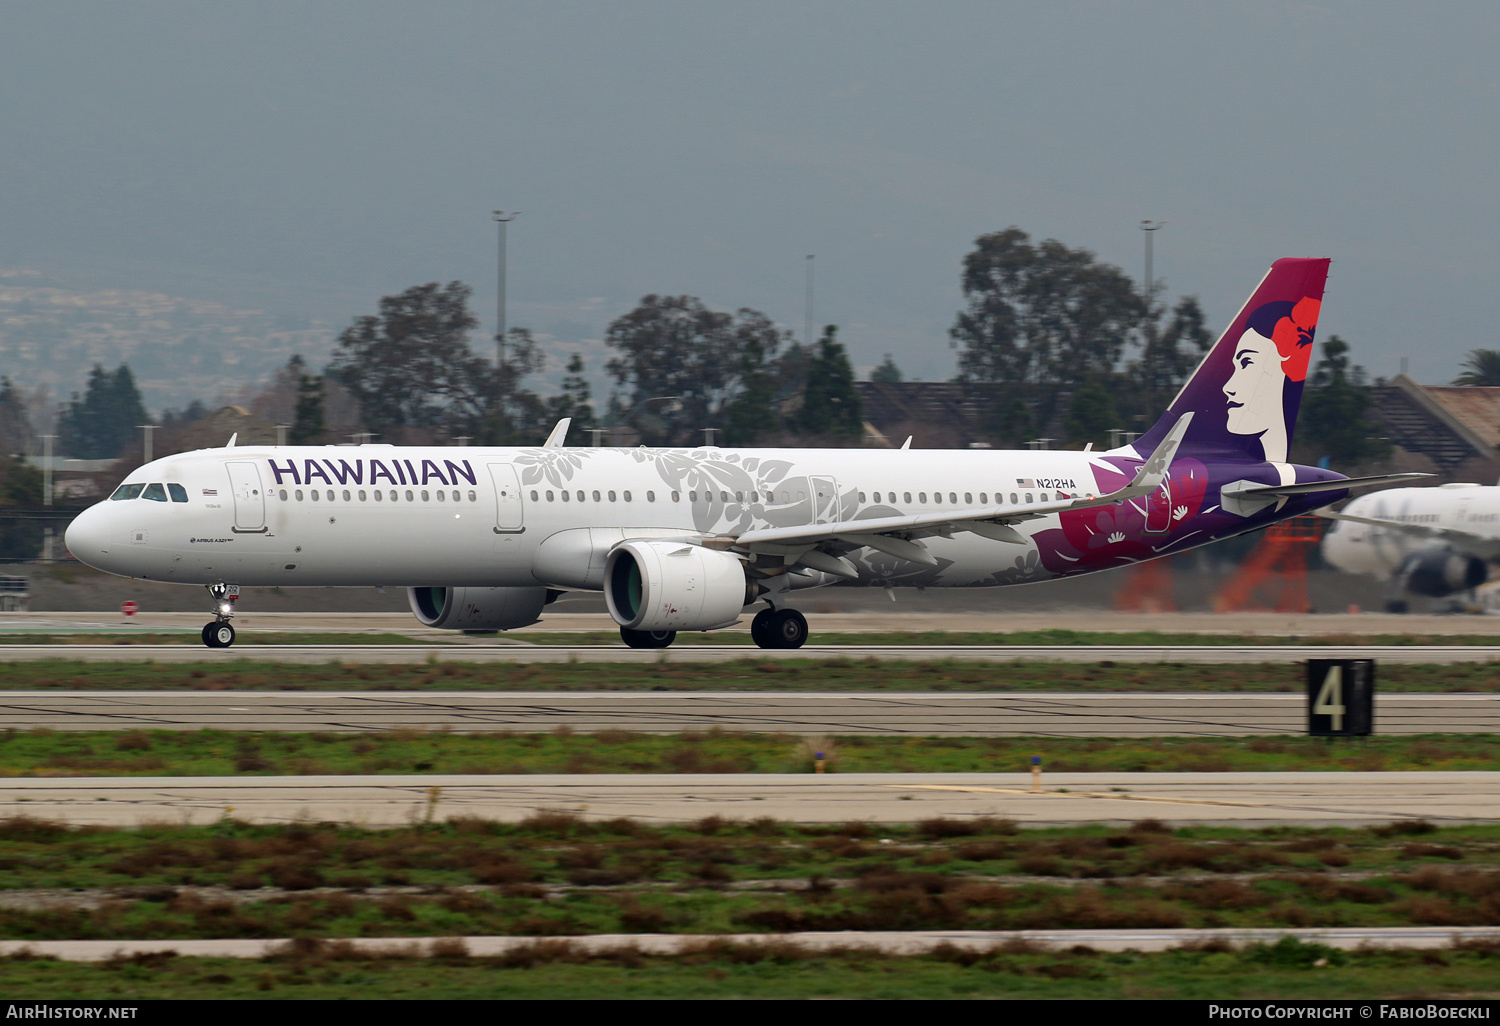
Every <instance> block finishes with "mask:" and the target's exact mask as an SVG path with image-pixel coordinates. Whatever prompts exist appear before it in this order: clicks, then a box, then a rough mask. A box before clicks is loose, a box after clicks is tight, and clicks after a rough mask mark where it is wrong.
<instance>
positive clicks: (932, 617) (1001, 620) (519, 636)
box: [0, 592, 1500, 645]
mask: <svg viewBox="0 0 1500 1026" xmlns="http://www.w3.org/2000/svg"><path fill="white" fill-rule="evenodd" d="M198 594H200V595H201V592H200V593H198ZM924 594H925V595H928V596H932V595H934V594H935V593H934V592H926V593H924ZM577 597H578V596H577V594H576V593H574V594H570V595H569V596H565V597H564V598H563V599H562V600H561V602H560V603H559V605H567V604H569V603H570V601H571V600H572V599H575V598H577ZM908 597H909V596H908ZM595 598H596V599H598V597H597V596H595ZM598 601H599V604H600V605H601V606H602V599H601V600H598ZM206 608H207V607H206V606H205V609H206ZM555 608H556V607H548V610H547V613H546V615H545V617H544V618H543V619H542V621H541V622H540V623H537V624H534V625H533V626H530V627H521V628H518V629H516V630H512V631H506V632H504V633H503V634H499V635H487V636H481V637H470V638H463V637H462V636H461V635H456V634H455V633H454V632H453V631H439V630H432V629H430V628H426V627H423V626H422V625H421V624H419V623H418V622H417V620H416V618H415V617H413V616H412V615H411V614H410V613H336V612H303V613H281V612H277V613H272V612H263V611H261V610H258V609H256V608H254V606H253V605H246V606H245V607H244V608H242V609H241V610H240V611H239V612H238V613H237V614H236V616H235V620H234V622H235V626H236V627H239V628H242V629H243V630H245V631H247V632H250V633H254V632H256V631H274V632H276V633H279V634H280V633H369V634H383V633H384V634H405V635H408V636H410V637H413V638H422V639H425V640H440V639H446V640H450V641H451V640H464V641H468V642H471V643H475V644H481V645H483V644H529V643H530V642H529V641H528V639H529V638H530V637H531V636H533V635H536V634H556V633H559V632H561V633H575V632H582V631H604V632H606V633H609V634H614V633H615V632H616V631H617V630H618V629H619V627H618V625H617V624H616V623H615V622H614V621H613V620H612V619H610V617H609V615H608V614H607V613H605V612H603V611H602V609H601V610H600V611H599V612H582V613H579V612H553V609H555ZM803 612H804V613H805V614H806V615H807V622H808V626H809V628H810V629H811V632H812V638H813V640H814V641H816V640H817V638H818V635H819V634H824V633H837V634H869V633H885V632H889V631H919V632H930V631H965V632H988V633H995V634H1010V633H1016V632H1025V631H1051V630H1063V631H1085V632H1096V631H1097V632H1104V633H1117V632H1119V633H1136V632H1139V631H1164V632H1171V633H1174V634H1206V635H1223V634H1234V635H1246V636H1262V637H1338V636H1341V635H1342V636H1345V637H1349V636H1358V637H1372V636H1376V635H1382V634H1384V635H1411V634H1420V635H1426V636H1434V637H1438V636H1443V635H1486V634H1493V635H1497V636H1500V617H1496V616H1455V615H1446V616H1434V615H1422V614H1410V615H1408V614H1400V615H1397V614H1391V613H1353V614H1348V613H1195V612H1177V613H1121V612H1116V611H1114V610H1110V609H1080V610H1046V611H1042V612H1021V611H1017V610H1009V609H1007V610H990V611H980V610H972V609H952V610H944V611H938V612H935V611H932V610H923V609H919V608H915V607H914V606H913V605H911V604H910V603H904V602H903V603H893V604H891V605H890V606H888V607H886V608H883V609H869V610H864V611H861V612H858V613H826V612H817V611H816V610H814V609H810V608H809V609H804V610H803ZM206 619H207V615H206V613H204V612H186V613H164V612H154V611H142V612H140V613H138V614H136V615H135V616H132V617H126V616H123V615H121V614H120V613H118V612H108V613H104V612H36V613H19V612H18V613H12V612H0V634H87V633H104V634H111V635H129V634H132V633H135V634H145V633H152V634H156V633H175V632H180V633H182V634H184V635H188V636H191V635H195V634H197V633H198V629H199V628H200V627H202V626H203V623H204V621H205V620H206ZM722 633H729V634H736V633H738V634H743V635H748V634H749V633H750V624H749V618H748V617H747V618H746V619H744V620H742V621H741V623H740V625H739V626H737V627H731V628H728V630H727V631H725V632H722Z"/></svg>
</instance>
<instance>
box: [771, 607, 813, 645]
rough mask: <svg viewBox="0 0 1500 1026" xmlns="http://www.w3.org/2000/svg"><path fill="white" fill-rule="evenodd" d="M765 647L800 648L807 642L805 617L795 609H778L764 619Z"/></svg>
mask: <svg viewBox="0 0 1500 1026" xmlns="http://www.w3.org/2000/svg"><path fill="white" fill-rule="evenodd" d="M766 637H767V638H768V639H769V640H770V642H771V643H770V644H769V645H767V646H765V647H766V648H801V647H802V646H803V645H804V644H806V642H807V617H805V616H803V615H802V614H801V613H799V612H797V611H796V610H795V609H778V610H776V612H774V613H772V614H771V616H770V618H769V619H768V620H767V621H766Z"/></svg>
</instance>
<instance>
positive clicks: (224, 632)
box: [203, 583, 240, 648]
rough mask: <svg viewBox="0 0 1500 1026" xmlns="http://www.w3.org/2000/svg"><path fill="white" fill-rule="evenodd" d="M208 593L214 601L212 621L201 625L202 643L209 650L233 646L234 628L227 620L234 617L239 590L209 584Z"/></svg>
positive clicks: (225, 585)
mask: <svg viewBox="0 0 1500 1026" xmlns="http://www.w3.org/2000/svg"><path fill="white" fill-rule="evenodd" d="M208 593H209V595H211V596H213V600H214V619H213V622H212V623H206V624H204V625H203V643H204V644H205V645H207V646H208V647H209V648H228V647H229V646H230V645H233V644H234V627H233V626H232V625H231V624H230V623H229V620H230V618H231V617H233V616H234V601H235V599H237V598H239V597H240V589H239V588H237V587H235V586H234V585H230V584H223V583H219V584H210V585H209V586H208Z"/></svg>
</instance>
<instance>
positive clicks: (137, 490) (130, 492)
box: [110, 484, 146, 500]
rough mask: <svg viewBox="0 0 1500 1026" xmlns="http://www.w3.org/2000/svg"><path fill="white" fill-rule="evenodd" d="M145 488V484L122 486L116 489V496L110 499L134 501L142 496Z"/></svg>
mask: <svg viewBox="0 0 1500 1026" xmlns="http://www.w3.org/2000/svg"><path fill="white" fill-rule="evenodd" d="M144 487H146V486H145V485H143V484H122V485H121V486H120V487H118V488H116V489H115V494H113V495H111V496H110V499H112V500H114V499H134V498H136V497H137V496H139V495H140V494H141V489H142V488H144Z"/></svg>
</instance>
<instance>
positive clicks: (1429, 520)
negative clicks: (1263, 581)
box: [1323, 484, 1500, 613]
mask: <svg viewBox="0 0 1500 1026" xmlns="http://www.w3.org/2000/svg"><path fill="white" fill-rule="evenodd" d="M1324 515H1325V516H1329V517H1331V518H1332V519H1334V520H1336V521H1337V523H1335V524H1334V525H1333V528H1332V529H1331V530H1330V531H1329V532H1328V534H1327V535H1325V536H1324V538H1323V556H1324V558H1326V559H1327V560H1328V562H1330V563H1332V564H1333V565H1334V566H1336V567H1338V568H1339V569H1340V570H1344V571H1346V572H1348V573H1355V574H1368V575H1370V576H1373V577H1381V578H1384V579H1385V580H1387V581H1389V582H1390V584H1391V587H1392V595H1391V597H1390V599H1389V601H1388V602H1387V603H1386V607H1387V608H1388V609H1389V610H1390V611H1391V612H1399V613H1404V612H1406V605H1407V604H1406V599H1405V598H1403V597H1401V596H1402V595H1403V594H1411V595H1425V596H1428V597H1430V598H1442V597H1444V596H1446V595H1454V594H1457V593H1458V592H1462V591H1471V590H1473V589H1474V588H1477V587H1479V586H1480V585H1481V584H1483V583H1484V582H1485V581H1487V580H1488V579H1489V576H1490V570H1489V563H1490V561H1491V560H1493V559H1500V487H1494V486H1486V485H1478V484H1446V485H1441V486H1439V487H1437V488H1392V489H1389V490H1388V491H1383V492H1375V493H1374V494H1372V495H1365V496H1361V497H1360V498H1358V499H1355V500H1354V501H1353V502H1351V503H1349V505H1347V506H1345V507H1344V508H1343V509H1342V510H1341V511H1340V512H1338V513H1325V514H1324Z"/></svg>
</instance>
